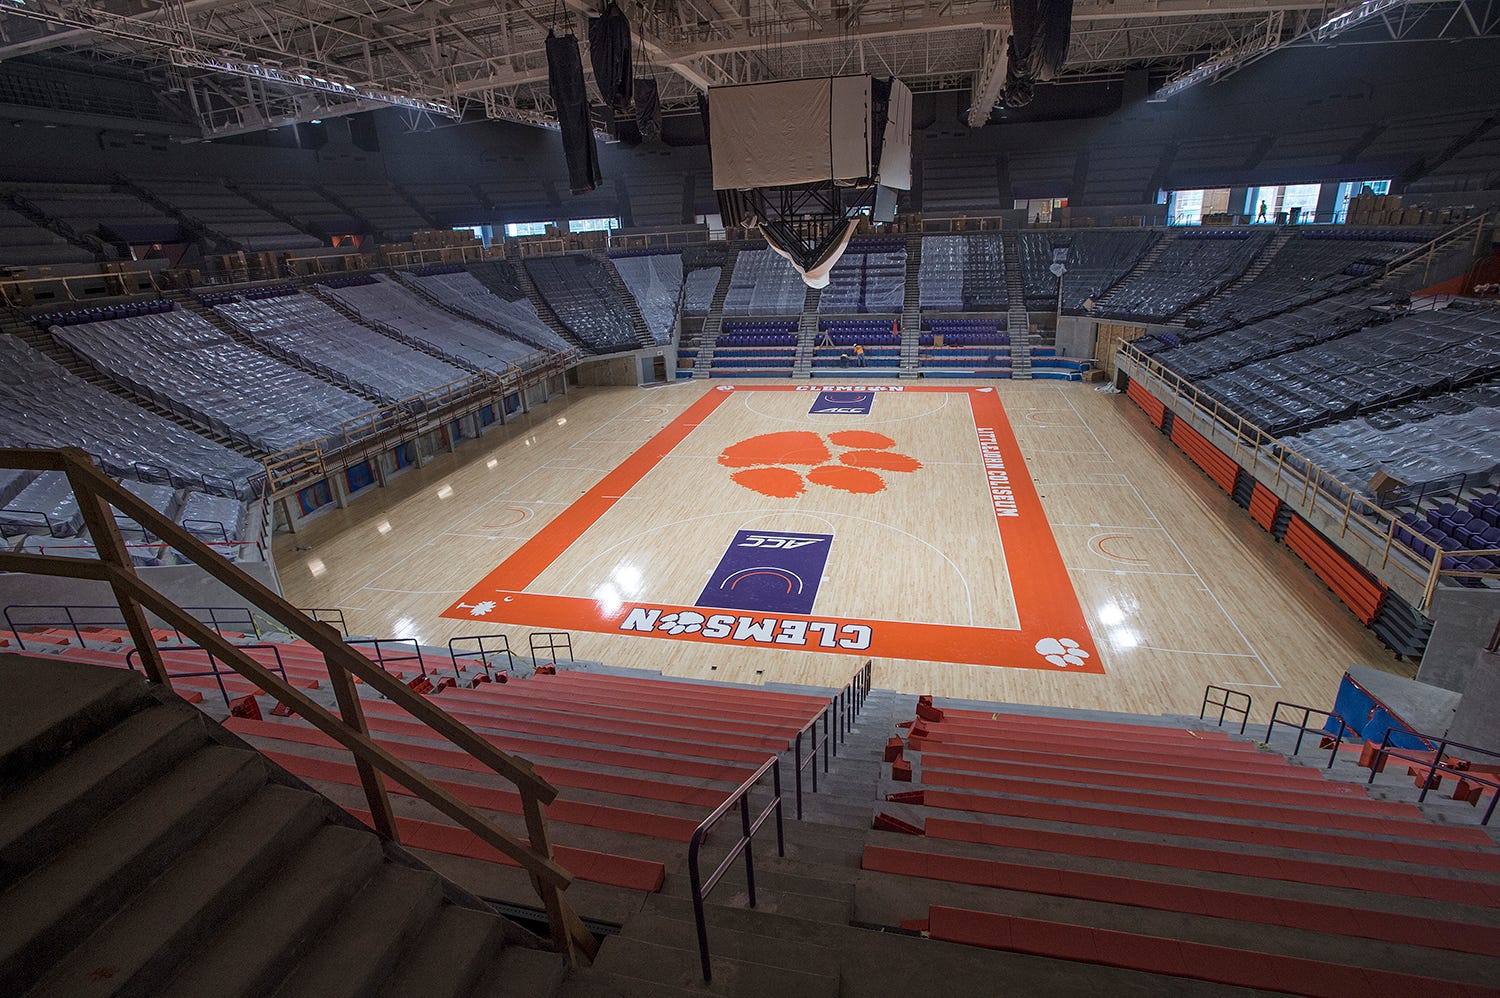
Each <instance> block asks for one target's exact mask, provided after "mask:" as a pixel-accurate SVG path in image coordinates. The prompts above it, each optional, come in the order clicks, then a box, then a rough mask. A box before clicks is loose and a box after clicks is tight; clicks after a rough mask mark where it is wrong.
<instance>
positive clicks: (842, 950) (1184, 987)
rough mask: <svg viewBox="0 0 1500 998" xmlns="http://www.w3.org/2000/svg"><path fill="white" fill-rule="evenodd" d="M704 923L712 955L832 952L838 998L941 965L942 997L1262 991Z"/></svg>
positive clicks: (677, 912) (911, 943)
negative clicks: (734, 937) (785, 946)
mask: <svg viewBox="0 0 1500 998" xmlns="http://www.w3.org/2000/svg"><path fill="white" fill-rule="evenodd" d="M646 911H647V912H649V913H651V914H653V915H656V916H659V917H662V918H669V919H673V920H675V921H678V922H682V923H685V924H687V925H689V926H690V927H691V924H692V918H693V911H692V903H691V901H688V900H686V899H679V898H667V897H660V896H658V897H653V898H651V899H650V901H648V902H647V905H646ZM704 919H705V921H706V922H707V924H708V927H709V952H710V953H714V954H716V953H717V948H716V946H717V942H718V940H719V938H720V935H721V934H722V933H721V930H731V931H734V932H736V933H739V934H740V935H741V936H749V935H754V936H759V937H761V938H763V939H764V940H765V941H766V942H765V946H766V949H767V951H768V952H769V951H772V950H773V949H774V947H776V946H778V945H779V944H780V943H781V942H782V941H791V942H795V943H801V944H810V945H813V946H817V947H819V948H820V949H821V951H822V952H824V953H826V954H828V957H827V959H828V962H827V963H825V964H820V966H826V967H836V968H837V970H838V973H839V977H840V986H841V989H840V993H841V994H843V995H849V996H855V995H859V996H863V995H887V994H891V995H905V994H924V993H928V992H929V991H931V990H932V989H933V988H934V985H935V983H936V982H935V980H934V974H935V972H939V971H936V968H941V971H940V974H941V989H942V993H943V994H944V995H945V996H955V998H957V996H963V998H969V996H972V998H993V996H994V995H997V994H1025V995H1028V996H1029V995H1046V996H1057V998H1077V996H1078V995H1080V994H1108V995H1111V996H1116V995H1121V996H1131V998H1148V996H1149V998H1155V996H1158V995H1178V996H1193V998H1199V996H1205V998H1206V996H1229V995H1234V996H1247V995H1252V994H1256V993H1257V992H1252V991H1247V990H1244V989H1239V988H1228V987H1224V986H1221V985H1213V984H1207V983H1204V982H1198V981H1188V980H1182V979H1179V978H1169V977H1159V976H1155V975H1151V974H1141V973H1136V972H1133V971H1128V970H1119V969H1116V968H1113V967H1104V966H1096V965H1088V964H1073V963H1063V962H1060V961H1056V960H1049V959H1045V958H1042V957H1033V956H1026V955H1023V954H1019V953H1003V952H996V951H992V950H980V949H974V948H972V947H967V946H958V945H955V944H952V943H943V942H937V941H934V940H929V939H923V938H921V937H919V936H916V935H913V934H906V933H899V932H884V931H879V930H872V929H870V928H865V927H860V926H855V925H848V924H845V923H841V922H840V923H835V922H826V921H820V920H811V919H806V918H801V917H796V916H793V915H788V914H785V913H780V912H773V911H769V910H767V908H766V907H765V905H760V906H758V907H756V908H754V909H748V908H727V907H724V906H721V905H715V904H709V905H708V906H707V907H706V908H705V910H704ZM694 938H695V939H696V936H695V937H694ZM715 966H716V967H717V957H716V958H715ZM1001 982H1003V984H1002V983H1001ZM700 993H701V992H700ZM579 994H582V992H579Z"/></svg>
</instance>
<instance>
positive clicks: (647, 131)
mask: <svg viewBox="0 0 1500 998" xmlns="http://www.w3.org/2000/svg"><path fill="white" fill-rule="evenodd" d="M635 124H636V127H637V128H639V129H640V133H641V138H642V139H644V140H645V141H647V142H655V141H656V140H657V139H659V138H661V96H660V94H659V93H658V91H657V89H656V77H654V76H642V77H641V78H640V79H638V80H636V81H635Z"/></svg>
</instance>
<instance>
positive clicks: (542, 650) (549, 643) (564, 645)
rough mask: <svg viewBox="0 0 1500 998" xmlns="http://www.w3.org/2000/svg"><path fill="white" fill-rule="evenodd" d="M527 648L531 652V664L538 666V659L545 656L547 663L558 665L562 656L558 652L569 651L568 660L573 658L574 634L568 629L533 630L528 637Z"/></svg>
mask: <svg viewBox="0 0 1500 998" xmlns="http://www.w3.org/2000/svg"><path fill="white" fill-rule="evenodd" d="M526 643H527V646H528V647H527V650H528V651H530V652H531V664H532V666H533V667H535V666H536V663H537V660H538V659H540V658H543V657H545V658H546V659H547V662H546V663H545V664H549V665H556V664H557V663H558V662H559V661H561V659H562V657H561V656H560V655H558V654H557V653H558V652H560V651H565V652H567V653H568V661H569V662H572V661H573V660H574V659H573V635H572V634H571V633H569V632H568V631H532V632H531V634H530V635H529V636H528V637H527V639H526Z"/></svg>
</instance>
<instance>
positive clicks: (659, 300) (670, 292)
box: [614, 253, 683, 344]
mask: <svg viewBox="0 0 1500 998" xmlns="http://www.w3.org/2000/svg"><path fill="white" fill-rule="evenodd" d="M614 267H615V270H617V271H619V273H620V279H621V280H622V281H624V282H625V286H626V287H627V288H629V289H630V293H631V295H633V296H634V297H635V303H636V305H637V306H638V307H639V308H640V310H641V315H642V317H644V318H645V320H646V328H647V329H649V330H651V338H652V339H653V340H655V341H656V342H657V343H659V344H661V343H671V342H672V327H673V325H674V324H675V323H676V322H677V304H678V302H679V301H680V300H681V297H682V280H683V278H682V255H681V254H679V253H651V254H647V255H642V256H628V257H619V258H616V259H615V260H614Z"/></svg>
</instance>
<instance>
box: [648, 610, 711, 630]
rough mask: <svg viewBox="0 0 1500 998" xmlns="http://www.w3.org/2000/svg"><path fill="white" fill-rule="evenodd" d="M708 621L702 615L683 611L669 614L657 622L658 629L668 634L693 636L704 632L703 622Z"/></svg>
mask: <svg viewBox="0 0 1500 998" xmlns="http://www.w3.org/2000/svg"><path fill="white" fill-rule="evenodd" d="M705 619H707V618H705V617H704V616H703V614H701V613H694V612H693V611H691V610H682V611H680V612H678V613H669V614H666V615H665V616H663V617H662V618H661V620H660V621H658V622H657V625H656V629H657V630H658V631H665V632H667V633H668V634H693V633H695V632H697V631H701V630H703V621H704V620H705Z"/></svg>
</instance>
